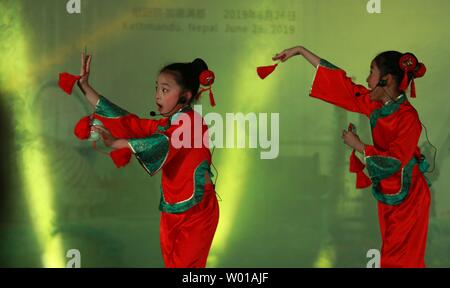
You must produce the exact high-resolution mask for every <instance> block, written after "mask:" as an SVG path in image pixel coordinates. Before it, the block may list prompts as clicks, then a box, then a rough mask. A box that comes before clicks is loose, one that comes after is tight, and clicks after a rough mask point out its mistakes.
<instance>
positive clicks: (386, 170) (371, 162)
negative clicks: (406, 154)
mask: <svg viewBox="0 0 450 288" xmlns="http://www.w3.org/2000/svg"><path fill="white" fill-rule="evenodd" d="M366 164H367V171H368V172H369V176H370V178H371V180H372V181H375V182H379V181H380V180H382V179H385V178H387V177H389V176H391V175H393V174H394V173H395V172H397V171H398V170H400V168H401V167H402V162H401V161H400V160H398V159H396V158H393V157H384V156H378V155H375V156H368V157H366Z"/></svg>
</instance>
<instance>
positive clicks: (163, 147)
mask: <svg viewBox="0 0 450 288" xmlns="http://www.w3.org/2000/svg"><path fill="white" fill-rule="evenodd" d="M128 143H129V144H130V146H131V148H132V150H133V152H134V154H135V156H136V158H137V159H138V160H139V162H140V163H141V165H142V166H143V167H144V168H145V170H147V172H148V173H149V174H150V175H151V176H153V175H154V174H156V172H158V171H159V169H161V167H162V166H163V164H164V162H165V161H166V159H167V155H168V154H169V138H168V137H167V136H166V135H163V134H159V133H155V134H153V135H151V136H150V137H147V138H140V139H130V140H128Z"/></svg>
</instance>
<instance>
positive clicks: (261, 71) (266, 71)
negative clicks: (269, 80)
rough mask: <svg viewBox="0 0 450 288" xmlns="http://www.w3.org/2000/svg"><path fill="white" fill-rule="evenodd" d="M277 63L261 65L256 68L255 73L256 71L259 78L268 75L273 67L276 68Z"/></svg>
mask: <svg viewBox="0 0 450 288" xmlns="http://www.w3.org/2000/svg"><path fill="white" fill-rule="evenodd" d="M277 66H278V64H274V65H270V66H261V67H258V68H256V73H258V76H259V78H261V79H264V78H266V77H267V76H269V75H270V74H271V73H272V72H273V71H274V70H275V68H277Z"/></svg>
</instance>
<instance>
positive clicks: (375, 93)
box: [366, 61, 384, 101]
mask: <svg viewBox="0 0 450 288" xmlns="http://www.w3.org/2000/svg"><path fill="white" fill-rule="evenodd" d="M380 75H381V73H380V69H378V66H377V64H375V61H372V63H371V64H370V73H369V76H368V77H367V79H366V82H367V85H368V86H369V88H370V90H372V91H371V92H370V100H372V101H380V100H381V99H382V98H383V96H384V91H383V88H382V87H378V86H377V84H378V82H379V81H380V80H381V79H380Z"/></svg>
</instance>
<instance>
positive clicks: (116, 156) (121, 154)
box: [109, 148, 132, 168]
mask: <svg viewBox="0 0 450 288" xmlns="http://www.w3.org/2000/svg"><path fill="white" fill-rule="evenodd" d="M131 154H132V152H131V149H130V148H120V149H116V150H114V151H111V152H110V153H109V156H111V158H112V160H113V162H114V164H115V165H116V167H117V168H120V167H123V166H125V165H127V164H128V163H129V162H130V159H131Z"/></svg>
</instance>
